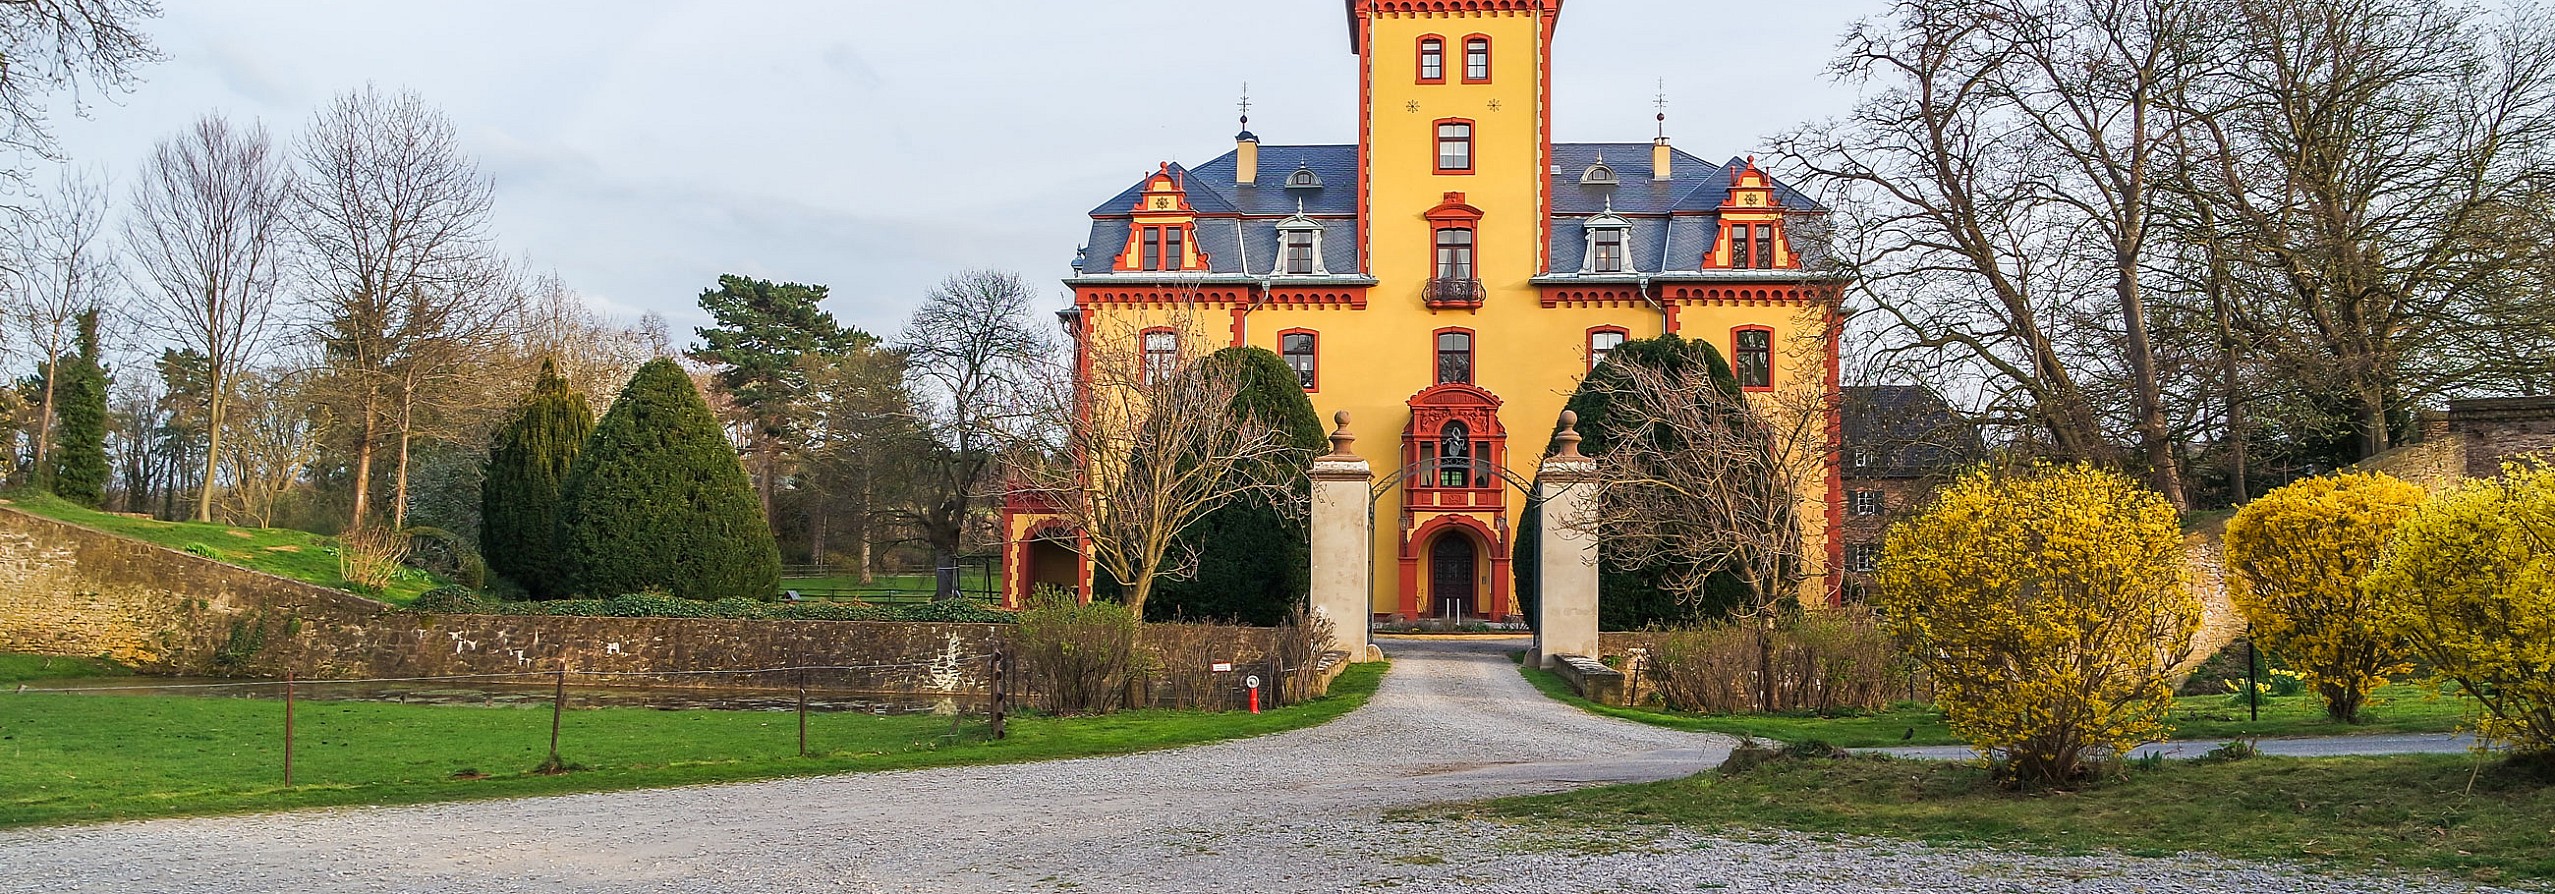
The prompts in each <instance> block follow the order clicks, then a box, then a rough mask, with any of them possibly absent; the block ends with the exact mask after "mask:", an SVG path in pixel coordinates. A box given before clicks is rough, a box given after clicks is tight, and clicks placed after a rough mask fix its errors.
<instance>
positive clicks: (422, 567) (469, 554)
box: [400, 525, 488, 588]
mask: <svg viewBox="0 0 2555 894" xmlns="http://www.w3.org/2000/svg"><path fill="white" fill-rule="evenodd" d="M400 533H401V534H404V535H406V536H407V537H408V556H407V558H405V559H404V560H402V561H403V562H404V563H405V564H406V565H407V566H408V567H410V568H414V569H417V570H419V571H423V572H426V573H428V574H433V575H436V576H439V577H442V578H443V579H445V580H448V581H451V582H453V583H456V584H460V585H462V586H464V587H473V588H476V587H483V586H487V584H488V563H487V562H485V561H482V560H481V559H480V558H479V551H478V550H475V549H471V548H470V543H469V541H466V540H463V539H462V538H461V535H459V534H455V533H453V532H451V531H447V530H444V529H442V528H436V527H429V526H426V525H411V526H409V527H408V529H407V530H405V531H401V532H400Z"/></svg>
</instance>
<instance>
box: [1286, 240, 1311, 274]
mask: <svg viewBox="0 0 2555 894" xmlns="http://www.w3.org/2000/svg"><path fill="white" fill-rule="evenodd" d="M1284 256H1285V258H1286V272H1288V273H1311V272H1313V231H1311V230H1288V231H1286V251H1285V255H1284Z"/></svg>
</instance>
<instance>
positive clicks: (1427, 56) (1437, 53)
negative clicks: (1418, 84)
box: [1419, 37, 1446, 81]
mask: <svg viewBox="0 0 2555 894" xmlns="http://www.w3.org/2000/svg"><path fill="white" fill-rule="evenodd" d="M1419 79H1420V80H1423V81H1443V80H1446V42H1445V41H1441V40H1438V39H1437V38H1434V37H1431V38H1428V39H1426V40H1422V41H1420V42H1419Z"/></svg>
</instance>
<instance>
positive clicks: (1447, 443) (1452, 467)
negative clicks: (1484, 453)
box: [1437, 421, 1473, 487]
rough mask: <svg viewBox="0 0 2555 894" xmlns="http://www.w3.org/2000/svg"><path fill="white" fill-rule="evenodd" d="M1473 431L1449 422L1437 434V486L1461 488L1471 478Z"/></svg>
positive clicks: (1460, 423) (1461, 424)
mask: <svg viewBox="0 0 2555 894" xmlns="http://www.w3.org/2000/svg"><path fill="white" fill-rule="evenodd" d="M1472 459H1473V430H1472V429H1469V428H1465V427H1464V423H1462V422H1460V421H1450V422H1448V423H1446V427H1445V428H1442V429H1439V430H1438V433H1437V486H1438V487H1463V486H1464V484H1465V482H1467V481H1470V480H1472V477H1473V462H1472Z"/></svg>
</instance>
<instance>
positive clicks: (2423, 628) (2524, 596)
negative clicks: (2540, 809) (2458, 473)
mask: <svg viewBox="0 0 2555 894" xmlns="http://www.w3.org/2000/svg"><path fill="white" fill-rule="evenodd" d="M2367 586H2368V587H2369V588H2370V589H2372V590H2375V591H2377V592H2379V593H2382V594H2385V598H2384V599H2383V600H2381V603H2382V604H2383V605H2384V606H2385V607H2386V609H2387V612H2386V614H2387V617H2388V618H2389V620H2391V621H2392V622H2393V624H2394V625H2395V627H2396V629H2397V630H2398V631H2400V632H2401V633H2403V635H2404V637H2405V639H2406V640H2407V641H2409V642H2410V643H2411V644H2412V646H2413V651H2414V653H2415V654H2417V655H2419V656H2421V658H2422V659H2423V660H2425V661H2428V662H2430V664H2431V666H2432V667H2434V668H2436V669H2437V670H2438V672H2439V674H2440V675H2441V676H2444V677H2447V678H2449V679H2451V680H2455V681H2457V684H2458V685H2459V686H2460V687H2463V688H2464V689H2465V690H2466V692H2467V694H2468V695H2472V696H2474V697H2475V700H2476V702H2477V703H2478V704H2480V705H2482V706H2483V709H2484V713H2483V716H2482V717H2480V718H2478V720H2477V726H2476V733H2477V734H2478V735H2480V736H2482V737H2483V738H2485V739H2487V740H2490V741H2495V742H2500V743H2502V744H2504V745H2508V746H2510V747H2511V749H2512V750H2514V751H2518V752H2521V753H2536V754H2555V469H2549V468H2548V467H2547V466H2545V465H2543V464H2538V463H2529V464H2525V465H2511V466H2505V467H2504V468H2503V474H2502V477H2501V478H2499V479H2495V480H2487V481H2470V482H2467V483H2466V484H2463V485H2460V486H2458V487H2457V488H2455V489H2452V490H2449V491H2447V492H2445V493H2442V494H2439V495H2438V496H2435V497H2433V498H2432V499H2431V501H2430V502H2429V503H2426V504H2423V506H2422V507H2421V508H2420V509H2419V510H2416V511H2415V512H2414V513H2413V514H2412V515H2411V516H2410V517H2408V518H2406V519H2405V520H2404V521H2403V522H2402V523H2400V524H2398V525H2396V529H2395V540H2394V542H2393V543H2392V544H2390V545H2389V546H2388V548H2387V553H2386V557H2385V558H2384V559H2383V560H2381V561H2380V562H2379V563H2378V568H2377V570H2376V572H2374V573H2372V574H2370V575H2369V579H2368V581H2367Z"/></svg>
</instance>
